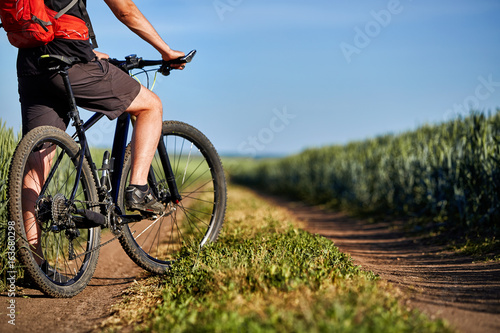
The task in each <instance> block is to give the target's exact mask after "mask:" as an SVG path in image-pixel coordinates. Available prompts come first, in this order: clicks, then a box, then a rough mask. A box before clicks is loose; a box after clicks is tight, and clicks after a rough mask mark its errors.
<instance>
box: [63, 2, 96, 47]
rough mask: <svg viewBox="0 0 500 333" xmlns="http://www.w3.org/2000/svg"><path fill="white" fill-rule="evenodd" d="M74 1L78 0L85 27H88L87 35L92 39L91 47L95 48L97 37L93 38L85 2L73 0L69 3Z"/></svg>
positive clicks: (93, 34)
mask: <svg viewBox="0 0 500 333" xmlns="http://www.w3.org/2000/svg"><path fill="white" fill-rule="evenodd" d="M76 1H78V6H79V7H80V10H81V11H82V14H83V17H84V19H85V23H86V24H87V28H88V29H89V37H90V40H91V41H92V48H93V49H96V48H97V47H98V45H97V39H96V38H95V33H94V29H93V28H92V22H90V16H89V13H88V12H87V8H85V3H84V2H83V0H73V1H71V3H73V2H76ZM71 3H70V4H71ZM64 9H66V8H64ZM64 9H63V10H64ZM68 9H69V8H68Z"/></svg>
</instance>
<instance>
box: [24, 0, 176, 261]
mask: <svg viewBox="0 0 500 333" xmlns="http://www.w3.org/2000/svg"><path fill="white" fill-rule="evenodd" d="M68 1H69V0H45V4H46V5H47V6H48V7H49V8H50V9H52V10H55V11H59V10H61V9H62V8H64V7H65V6H66V5H67V4H68ZM104 1H105V3H106V4H107V5H108V7H109V8H110V9H111V11H112V12H113V14H114V15H115V16H116V17H117V18H118V19H119V20H120V21H121V22H122V23H123V24H125V25H126V26H127V27H128V28H129V29H131V30H132V31H133V32H134V33H135V34H137V35H138V36H139V37H141V38H142V39H144V40H145V41H146V42H148V43H149V44H150V45H151V46H153V47H154V48H155V49H156V50H158V51H159V52H160V54H161V56H162V59H163V60H172V59H176V58H179V57H182V56H184V53H183V52H180V51H174V50H172V49H171V48H170V47H169V46H168V45H167V43H165V41H163V40H162V38H161V37H160V36H159V34H158V33H157V31H156V30H155V29H154V27H153V26H152V25H151V23H150V22H149V21H148V20H147V19H146V18H145V17H144V15H143V14H142V13H141V12H140V11H139V9H138V8H137V6H136V5H135V4H134V2H133V1H132V0H104ZM67 14H70V15H73V16H76V17H79V18H83V17H84V15H83V13H82V9H81V8H80V7H79V6H74V7H73V8H71V9H70V10H69V11H68V12H67ZM43 54H57V55H62V56H66V57H78V58H80V59H81V63H78V64H76V65H74V66H73V67H72V68H70V69H69V77H70V82H71V84H72V88H73V92H74V94H75V99H76V102H77V105H78V106H80V107H83V108H85V109H88V110H90V111H95V112H101V113H104V114H105V115H106V116H107V117H108V118H109V119H114V118H116V117H118V116H120V115H121V114H122V113H123V112H127V113H129V114H130V115H132V116H135V117H136V122H135V125H134V131H133V134H132V142H131V145H132V169H131V177H130V184H131V185H130V186H129V187H128V188H127V190H126V205H127V206H128V207H129V208H131V209H137V210H141V211H146V212H151V213H156V214H158V213H160V212H161V211H162V210H163V208H164V207H163V205H162V204H161V203H159V202H158V201H157V200H156V198H155V197H154V195H153V193H152V192H151V191H150V189H149V187H148V185H147V175H148V172H149V166H150V165H151V161H152V159H153V156H154V153H155V151H156V147H157V144H158V140H159V138H160V134H161V127H162V118H163V109H162V104H161V101H160V99H159V98H158V96H156V95H155V94H154V93H153V92H151V91H150V90H148V89H147V88H145V87H144V86H142V85H141V84H139V83H138V82H137V81H136V80H134V79H133V78H131V77H130V76H128V75H127V74H126V73H124V72H123V71H121V70H120V69H118V68H117V67H115V66H112V65H110V64H109V63H108V62H107V61H106V58H109V57H108V55H106V54H104V53H100V52H97V51H95V50H93V48H92V45H91V43H90V41H89V40H68V39H55V40H54V41H52V42H50V43H48V44H47V45H44V46H40V47H36V48H29V49H19V53H18V59H17V73H18V83H19V95H20V101H21V112H22V124H23V125H22V128H23V135H24V134H26V133H28V132H29V131H30V130H32V129H33V128H36V127H38V126H43V125H51V126H55V127H58V128H60V129H62V130H66V127H67V125H68V123H69V118H68V115H67V112H68V105H67V102H66V98H65V96H64V95H65V89H64V85H63V83H62V79H61V78H60V76H59V75H57V73H54V72H46V71H43V70H41V69H40V68H38V59H39V57H40V56H41V55H43ZM174 68H177V69H183V68H184V66H183V65H177V66H174ZM43 148H44V147H42V149H40V150H39V151H38V152H37V156H31V157H30V161H29V163H30V171H29V172H28V173H27V174H26V176H25V184H27V187H26V188H25V189H24V190H23V207H24V208H23V211H24V221H25V230H27V235H26V236H27V237H28V241H29V243H30V244H31V245H32V246H33V248H34V251H35V252H36V253H37V254H38V256H35V257H38V259H39V260H37V261H39V262H38V264H41V263H42V261H43V255H42V254H41V250H40V244H39V242H40V230H39V226H38V225H37V224H36V223H35V209H34V205H33V203H34V202H36V199H37V197H38V194H39V193H40V190H41V184H43V182H44V180H45V178H46V177H47V175H48V172H49V171H50V165H49V163H50V161H51V160H52V157H53V153H54V152H53V150H51V149H50V148H48V149H43ZM32 155H33V154H32Z"/></svg>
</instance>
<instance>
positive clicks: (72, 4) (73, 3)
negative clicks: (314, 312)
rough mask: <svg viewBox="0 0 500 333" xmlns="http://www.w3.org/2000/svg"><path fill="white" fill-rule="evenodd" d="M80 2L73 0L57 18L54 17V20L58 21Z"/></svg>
mask: <svg viewBox="0 0 500 333" xmlns="http://www.w3.org/2000/svg"><path fill="white" fill-rule="evenodd" d="M78 1H79V0H72V1H71V2H70V3H69V4H68V5H67V6H66V7H64V8H63V9H61V10H60V11H59V12H58V13H57V15H56V16H54V18H55V19H56V20H57V19H58V18H60V17H61V16H63V15H64V14H66V12H67V11H68V10H70V9H71V8H72V7H73V6H74V5H76V3H77V2H78Z"/></svg>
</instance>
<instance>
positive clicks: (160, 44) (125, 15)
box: [104, 0, 171, 60]
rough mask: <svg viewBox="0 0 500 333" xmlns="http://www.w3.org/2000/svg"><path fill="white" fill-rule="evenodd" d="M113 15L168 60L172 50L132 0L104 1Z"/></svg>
mask: <svg viewBox="0 0 500 333" xmlns="http://www.w3.org/2000/svg"><path fill="white" fill-rule="evenodd" d="M104 1H105V2H106V4H107V5H108V6H109V8H110V9H111V11H112V12H113V14H115V16H116V17H117V18H118V19H119V20H120V21H121V22H122V23H123V24H125V25H126V26H127V27H128V28H129V29H130V30H132V31H133V32H134V33H135V34H137V35H138V36H139V37H141V38H142V39H144V40H145V41H146V42H148V43H149V44H151V45H152V46H153V47H154V48H155V49H157V50H158V52H160V53H161V54H162V56H163V57H164V58H166V60H167V59H168V58H171V55H170V53H171V49H170V47H169V46H168V45H167V43H165V41H163V39H162V38H161V37H160V35H159V34H158V32H157V31H156V30H155V28H154V27H153V26H152V25H151V23H150V22H149V21H148V20H147V19H146V17H145V16H144V15H143V14H142V13H141V11H140V10H139V9H138V8H137V6H136V5H135V4H134V3H133V2H132V1H131V0H104Z"/></svg>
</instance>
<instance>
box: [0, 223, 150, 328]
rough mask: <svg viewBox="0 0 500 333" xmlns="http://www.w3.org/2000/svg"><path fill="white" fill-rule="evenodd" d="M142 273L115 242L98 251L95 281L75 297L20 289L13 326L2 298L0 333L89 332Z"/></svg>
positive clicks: (104, 239) (5, 299)
mask: <svg viewBox="0 0 500 333" xmlns="http://www.w3.org/2000/svg"><path fill="white" fill-rule="evenodd" d="M111 238H112V237H111V234H110V233H106V234H105V235H103V237H102V239H101V243H104V242H105V241H106V240H108V239H111ZM142 272H143V270H142V269H141V268H139V267H138V266H137V265H136V264H135V263H134V262H133V261H132V260H131V259H130V258H129V257H128V256H127V255H126V254H125V252H124V251H123V249H122V248H121V246H120V243H119V242H118V240H115V241H113V242H111V243H110V244H108V245H105V246H103V247H102V248H101V251H100V255H99V262H98V264H97V269H96V272H95V274H94V277H93V278H92V280H91V281H90V284H89V285H88V286H87V288H85V290H84V291H83V292H81V293H80V294H78V295H77V296H75V297H73V298H63V299H61V298H51V297H48V296H45V295H44V294H42V293H41V292H40V291H38V290H37V289H31V288H23V290H22V292H21V293H20V294H18V295H16V298H15V300H16V312H17V313H16V321H15V322H16V325H15V326H12V325H10V324H8V323H7V319H5V318H7V317H6V316H5V308H4V307H3V305H4V304H7V302H8V300H9V299H8V298H7V295H6V294H2V295H1V296H0V300H1V301H0V304H2V309H1V310H0V313H1V314H2V320H1V321H0V332H3V333H7V332H23V333H24V332H37V333H44V332H51V333H53V332H68V333H69V332H71V333H78V332H91V331H93V330H94V328H96V327H98V325H99V324H100V323H101V322H102V321H103V320H104V319H106V318H107V317H108V316H109V315H110V307H111V305H113V304H115V303H117V302H119V301H120V300H121V298H120V295H121V294H122V291H123V290H124V289H125V288H127V287H128V286H129V285H130V284H131V283H132V282H133V281H134V280H137V279H139V278H140V277H141V273H142ZM23 296H24V297H23Z"/></svg>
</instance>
